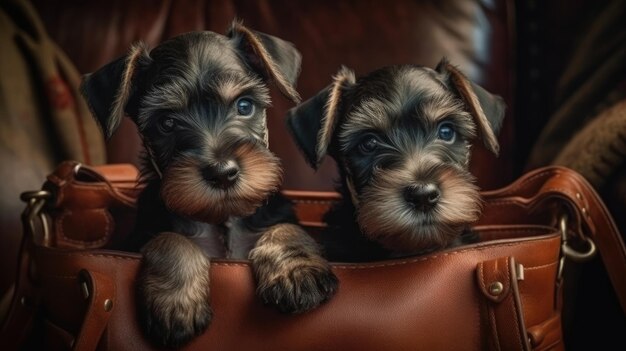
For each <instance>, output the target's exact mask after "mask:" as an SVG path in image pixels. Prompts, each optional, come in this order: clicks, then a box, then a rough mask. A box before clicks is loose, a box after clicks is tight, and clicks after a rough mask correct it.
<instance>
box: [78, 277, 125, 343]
mask: <svg viewBox="0 0 626 351" xmlns="http://www.w3.org/2000/svg"><path fill="white" fill-rule="evenodd" d="M80 281H81V288H82V289H83V293H84V294H88V295H89V296H88V298H89V306H88V307H87V313H86V314H85V320H84V322H83V324H82V329H81V330H80V333H79V334H78V337H77V338H76V340H75V342H74V345H73V347H72V349H73V350H74V351H93V350H95V349H96V347H97V346H98V343H99V342H100V339H101V337H102V334H103V333H104V330H105V329H106V326H107V322H108V321H109V317H111V313H112V311H113V308H115V283H114V282H113V280H112V279H111V278H110V277H109V276H107V275H106V274H102V273H98V272H94V271H89V270H82V271H81V272H80Z"/></svg>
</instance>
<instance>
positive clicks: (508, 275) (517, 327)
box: [506, 259, 524, 350]
mask: <svg viewBox="0 0 626 351" xmlns="http://www.w3.org/2000/svg"><path fill="white" fill-rule="evenodd" d="M506 279H507V284H509V289H510V290H511V291H510V292H509V293H510V295H509V299H510V300H511V303H512V304H513V313H514V315H513V323H515V329H514V330H515V334H516V336H517V343H518V346H519V349H520V350H523V349H524V348H523V347H522V340H521V338H522V335H521V333H520V325H519V322H518V320H517V318H518V316H519V315H520V314H519V311H518V309H517V303H516V300H515V292H514V291H513V282H512V278H511V260H510V259H507V260H506Z"/></svg>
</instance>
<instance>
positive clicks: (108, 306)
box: [104, 299, 113, 312]
mask: <svg viewBox="0 0 626 351" xmlns="http://www.w3.org/2000/svg"><path fill="white" fill-rule="evenodd" d="M112 308H113V301H111V300H109V299H106V300H104V310H105V311H107V312H109V311H110V310H111V309H112Z"/></svg>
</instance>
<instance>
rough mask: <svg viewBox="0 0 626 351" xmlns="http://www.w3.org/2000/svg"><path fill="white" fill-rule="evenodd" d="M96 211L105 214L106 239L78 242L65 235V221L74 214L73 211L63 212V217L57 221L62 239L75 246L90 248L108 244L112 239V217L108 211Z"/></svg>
mask: <svg viewBox="0 0 626 351" xmlns="http://www.w3.org/2000/svg"><path fill="white" fill-rule="evenodd" d="M94 211H96V213H98V212H103V213H104V219H105V225H104V237H103V238H102V239H99V240H96V241H89V240H76V239H71V238H69V237H67V236H66V235H65V229H64V227H63V219H64V218H65V217H67V216H68V215H71V214H72V210H65V211H63V213H62V214H61V216H60V217H59V218H58V219H57V228H59V234H61V237H62V238H63V239H64V240H66V241H68V242H71V243H74V244H85V245H90V246H97V245H99V244H103V243H106V242H107V241H108V240H109V237H110V233H109V229H110V227H111V220H112V218H111V215H110V214H109V213H108V211H107V210H105V209H99V210H94Z"/></svg>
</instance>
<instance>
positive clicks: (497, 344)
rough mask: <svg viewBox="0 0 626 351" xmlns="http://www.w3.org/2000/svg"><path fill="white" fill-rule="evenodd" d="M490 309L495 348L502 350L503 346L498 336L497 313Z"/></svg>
mask: <svg viewBox="0 0 626 351" xmlns="http://www.w3.org/2000/svg"><path fill="white" fill-rule="evenodd" d="M488 308H489V316H490V318H491V323H492V325H493V339H494V340H493V341H494V343H495V346H496V348H497V349H498V350H501V349H502V346H501V345H500V337H499V336H498V324H497V323H496V316H495V312H494V310H493V308H492V307H488Z"/></svg>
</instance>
